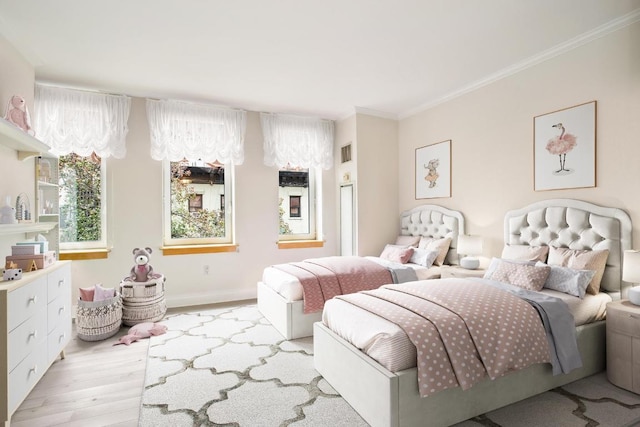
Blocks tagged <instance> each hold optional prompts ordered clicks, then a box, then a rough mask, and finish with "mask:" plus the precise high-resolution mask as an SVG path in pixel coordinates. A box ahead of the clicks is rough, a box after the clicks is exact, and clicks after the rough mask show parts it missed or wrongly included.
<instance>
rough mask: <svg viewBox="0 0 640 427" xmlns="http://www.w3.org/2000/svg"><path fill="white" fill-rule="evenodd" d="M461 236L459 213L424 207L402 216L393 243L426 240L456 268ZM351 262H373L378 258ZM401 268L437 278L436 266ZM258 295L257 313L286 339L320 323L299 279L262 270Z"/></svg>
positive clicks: (306, 332) (272, 268) (303, 334)
mask: <svg viewBox="0 0 640 427" xmlns="http://www.w3.org/2000/svg"><path fill="white" fill-rule="evenodd" d="M461 233H462V234H464V217H463V215H462V213H460V212H458V211H455V210H451V209H447V208H445V207H442V206H438V205H432V204H426V205H421V206H418V207H416V208H413V209H411V210H407V211H404V212H402V214H401V215H400V227H399V232H398V239H397V240H396V242H395V243H399V242H401V241H404V240H406V239H408V240H411V239H412V238H414V240H415V241H416V242H420V241H425V242H426V241H427V240H431V241H432V243H438V242H442V243H443V244H446V245H447V247H445V248H444V251H446V257H445V259H444V261H443V263H444V264H457V262H458V261H457V258H458V257H457V253H456V249H455V248H456V244H457V240H458V234H461ZM420 239H422V240H420ZM390 243H394V242H390ZM417 245H418V244H416V246H417ZM447 248H448V249H447ZM443 256H444V254H443ZM328 258H330V257H328ZM353 258H367V259H369V260H374V259H375V258H378V257H371V256H368V257H353ZM360 261H361V260H360ZM404 266H408V267H410V268H412V269H414V270H415V272H416V275H417V277H418V278H419V279H431V278H437V277H440V267H438V266H430V267H425V266H422V265H418V264H414V263H411V262H408V263H407V264H404ZM389 283H391V282H389ZM257 294H258V309H259V310H260V311H261V313H262V314H263V315H264V317H265V318H266V319H267V320H268V321H269V322H270V323H271V324H272V325H273V326H274V327H275V328H276V329H277V330H278V331H279V332H280V333H281V334H282V335H283V336H284V337H285V338H287V339H295V338H302V337H307V336H311V335H312V334H313V324H314V323H315V322H318V321H320V320H321V316H322V310H318V311H316V312H311V313H309V312H307V313H305V311H304V300H303V290H302V285H301V283H300V281H299V279H298V278H296V277H295V276H292V275H291V274H288V273H286V272H284V271H283V270H281V269H280V268H276V266H269V267H267V268H265V269H264V271H263V276H262V280H261V281H260V282H258V286H257Z"/></svg>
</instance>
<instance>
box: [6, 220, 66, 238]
mask: <svg viewBox="0 0 640 427" xmlns="http://www.w3.org/2000/svg"><path fill="white" fill-rule="evenodd" d="M57 225H58V223H57V222H21V223H18V224H0V236H8V235H11V234H20V233H46V232H49V231H51V230H53V229H54V228H55V227H56V226H57Z"/></svg>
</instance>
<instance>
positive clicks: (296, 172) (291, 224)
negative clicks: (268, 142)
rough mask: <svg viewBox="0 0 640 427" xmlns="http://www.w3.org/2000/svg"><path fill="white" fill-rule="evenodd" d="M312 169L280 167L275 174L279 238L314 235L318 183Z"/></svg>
mask: <svg viewBox="0 0 640 427" xmlns="http://www.w3.org/2000/svg"><path fill="white" fill-rule="evenodd" d="M318 175H319V174H316V173H314V169H313V168H311V169H303V168H291V167H287V168H281V169H280V171H279V173H278V181H279V182H278V188H279V190H278V197H279V201H280V203H279V217H280V240H312V239H315V238H316V211H317V200H316V194H318V193H319V192H318V191H317V190H318V189H317V187H318V184H319V181H320V180H319V179H318Z"/></svg>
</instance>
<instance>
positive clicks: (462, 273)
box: [440, 265, 486, 279]
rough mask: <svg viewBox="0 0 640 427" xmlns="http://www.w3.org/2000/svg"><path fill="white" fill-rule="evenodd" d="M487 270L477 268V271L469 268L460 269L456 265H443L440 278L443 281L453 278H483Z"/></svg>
mask: <svg viewBox="0 0 640 427" xmlns="http://www.w3.org/2000/svg"><path fill="white" fill-rule="evenodd" d="M485 271H486V270H484V269H482V268H476V269H475V270H469V269H467V268H462V267H458V266H455V265H443V266H442V267H440V277H441V278H442V279H450V278H452V277H458V278H462V277H482V276H484V273H485Z"/></svg>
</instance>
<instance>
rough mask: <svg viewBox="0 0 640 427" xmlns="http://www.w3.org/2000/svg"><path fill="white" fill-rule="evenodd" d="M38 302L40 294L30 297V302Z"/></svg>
mask: <svg viewBox="0 0 640 427" xmlns="http://www.w3.org/2000/svg"><path fill="white" fill-rule="evenodd" d="M37 302H38V295H34V296H32V297H31V298H29V303H34V304H35V303H37Z"/></svg>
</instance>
